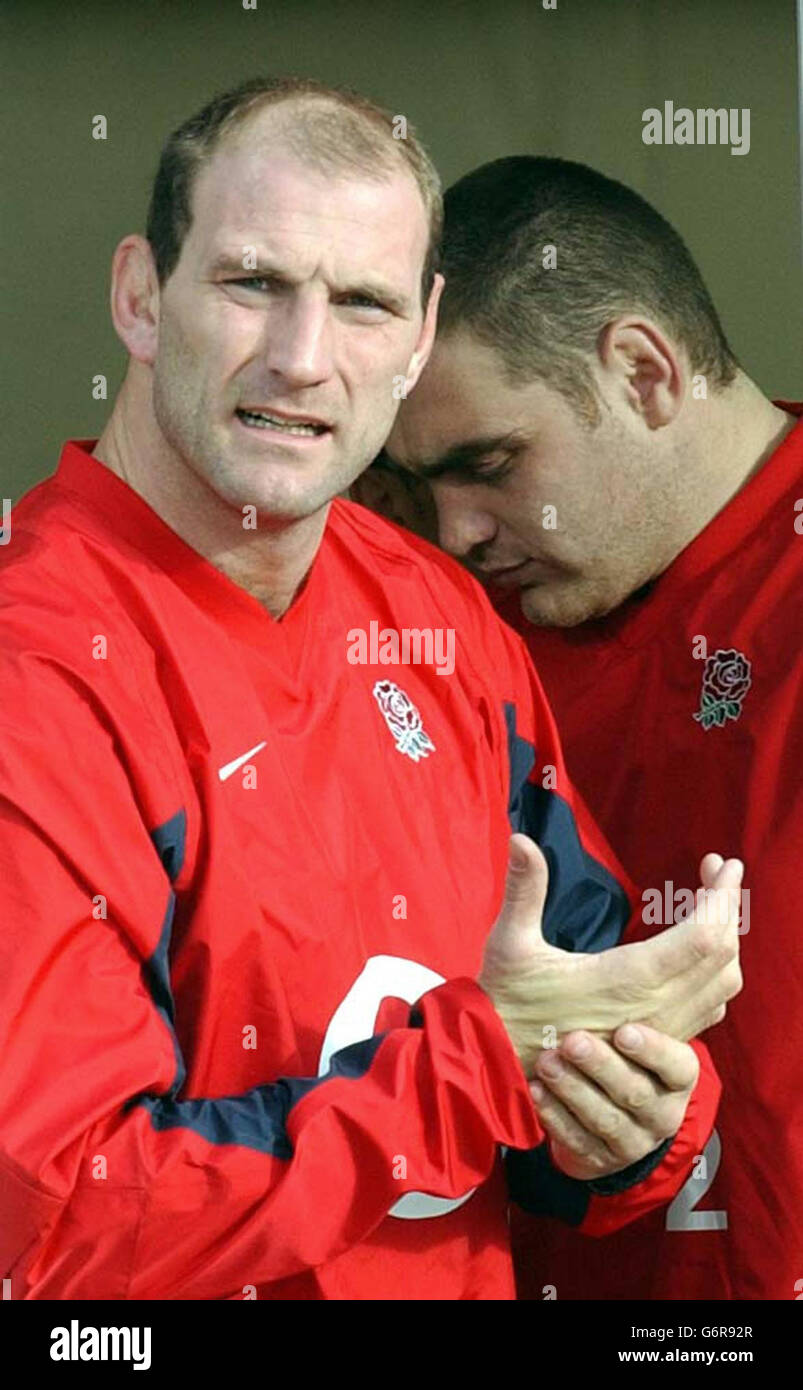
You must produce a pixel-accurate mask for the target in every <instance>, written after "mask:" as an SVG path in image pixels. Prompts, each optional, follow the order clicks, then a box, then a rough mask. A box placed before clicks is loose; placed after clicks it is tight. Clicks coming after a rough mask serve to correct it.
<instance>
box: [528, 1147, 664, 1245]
mask: <svg viewBox="0 0 803 1390" xmlns="http://www.w3.org/2000/svg"><path fill="white" fill-rule="evenodd" d="M673 1143H674V1139H665V1140H664V1142H663V1143H662V1144H660V1145H659V1146H658V1148H657V1149H653V1151H652V1153H649V1154H647V1155H646V1156H645V1157H644V1158H640V1159H638V1161H637V1162H636V1163H631V1164H629V1165H628V1167H627V1168H621V1169H620V1170H619V1172H618V1173H610V1174H609V1175H608V1176H607V1177H605V1178H592V1179H590V1180H584V1179H581V1178H570V1177H569V1176H568V1174H566V1173H562V1172H561V1170H560V1169H559V1168H556V1167H555V1166H554V1165H553V1163H552V1160H551V1158H550V1156H549V1145H548V1144H547V1142H546V1140H544V1142H543V1143H542V1144H539V1145H538V1147H537V1148H535V1149H508V1151H507V1153H506V1154H505V1171H506V1174H507V1185H508V1192H509V1194H510V1198H511V1200H512V1201H514V1202H515V1203H516V1205H517V1206H519V1207H521V1209H522V1211H526V1212H529V1214H530V1215H531V1216H554V1217H556V1218H557V1219H558V1221H563V1222H564V1223H565V1224H566V1225H567V1226H580V1225H581V1224H582V1222H583V1220H584V1218H585V1214H586V1212H587V1211H588V1204H589V1202H590V1200H591V1197H592V1195H593V1196H595V1197H616V1196H618V1194H619V1193H620V1192H627V1190H628V1189H629V1188H631V1187H636V1186H637V1185H638V1184H639V1183H642V1182H644V1180H645V1178H648V1177H649V1176H650V1173H652V1172H653V1171H654V1170H655V1169H656V1168H657V1167H658V1165H659V1163H661V1162H662V1160H663V1159H664V1157H665V1156H666V1154H667V1153H668V1152H669V1150H670V1148H671V1147H672V1144H673Z"/></svg>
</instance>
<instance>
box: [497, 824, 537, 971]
mask: <svg viewBox="0 0 803 1390" xmlns="http://www.w3.org/2000/svg"><path fill="white" fill-rule="evenodd" d="M548 887H549V869H548V867H547V862H546V859H545V858H544V856H543V854H542V853H541V851H540V849H539V848H538V845H537V844H536V843H535V841H534V840H531V839H530V837H529V836H528V835H511V837H510V841H509V845H508V866H507V878H506V879H505V896H504V899H503V901H502V910H501V912H500V913H499V916H498V917H497V919H496V925H495V926H494V930H493V937H494V945H495V946H497V947H500V946H506V947H508V948H511V947H513V948H515V946H516V944H518V945H520V946H522V947H524V948H525V949H527V950H530V951H531V950H532V949H533V948H534V947H535V946H536V945H537V944H538V942H539V941H541V940H543V937H542V933H541V923H542V919H543V916H544V904H545V903H546V895H547V889H548Z"/></svg>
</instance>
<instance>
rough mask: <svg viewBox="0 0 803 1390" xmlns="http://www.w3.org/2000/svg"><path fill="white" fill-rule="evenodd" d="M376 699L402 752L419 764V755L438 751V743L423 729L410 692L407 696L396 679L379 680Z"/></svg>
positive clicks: (375, 691) (423, 756) (375, 687)
mask: <svg viewBox="0 0 803 1390" xmlns="http://www.w3.org/2000/svg"><path fill="white" fill-rule="evenodd" d="M374 699H375V700H376V702H377V704H378V705H379V708H380V709H381V711H382V714H383V716H384V719H385V723H386V724H387V726H388V728H389V729H390V732H391V733H392V735H393V738H394V740H395V742H396V747H397V748H398V750H399V752H400V753H406V754H407V756H408V757H409V758H412V760H413V762H415V763H417V762H418V760H419V758H426V757H428V756H429V754H430V753H434V752H435V745H434V743H433V742H432V740H431V738H430V737H429V735H428V734H427V733H426V732H425V730H424V726H423V724H422V722H421V715H420V714H419V713H418V710H417V709H416V707H415V705H414V704H413V702H412V700H411V699H410V697H409V695H405V693H404V691H403V690H400V689H399V687H398V685H396V684H395V682H394V681H377V682H376V685H375V686H374Z"/></svg>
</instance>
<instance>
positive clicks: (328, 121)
mask: <svg viewBox="0 0 803 1390" xmlns="http://www.w3.org/2000/svg"><path fill="white" fill-rule="evenodd" d="M283 103H284V104H288V106H289V107H290V109H289V110H288V112H287V119H286V120H285V121H284V122H283V124H282V130H281V139H282V141H283V143H285V144H289V145H290V148H291V149H292V150H293V152H294V153H295V154H297V155H298V157H299V158H300V159H303V160H304V161H305V162H306V163H307V164H310V165H311V166H313V167H315V168H317V169H319V170H322V171H323V172H325V173H332V172H335V173H341V172H347V173H356V174H359V175H361V176H362V177H363V178H367V179H376V180H380V181H381V180H382V179H387V178H389V177H391V176H392V175H393V174H394V173H398V171H399V169H400V168H402V169H403V168H405V167H406V168H407V169H408V170H409V172H410V173H411V174H412V176H413V178H414V179H415V181H416V184H417V185H418V189H419V191H420V193H421V197H422V200H423V203H424V209H425V212H426V215H427V220H428V223H429V246H428V250H427V255H426V259H425V262H424V270H423V275H422V280H421V302H422V306H423V305H426V302H427V299H428V298H429V292H430V290H431V288H432V281H433V277H434V275H435V271H436V269H437V259H438V243H439V241H440V235H441V228H442V225H443V197H442V193H441V183H440V178H439V176H438V172H437V170H436V168H435V166H434V164H433V163H432V160H431V159H430V157H429V155H428V154H427V152H426V150H425V149H424V147H423V145H422V144H421V143H420V141H419V139H418V137H417V135H416V133H415V130H414V129H413V127H412V126H411V125H410V124H409V123H408V122H406V118H404V120H405V125H404V126H401V125H400V124H399V118H398V117H394V116H392V115H391V114H390V112H389V111H387V110H385V109H384V108H383V107H381V106H378V105H376V104H375V103H374V102H373V101H370V100H369V99H368V98H367V97H363V96H360V95H359V93H357V92H353V91H351V89H350V88H347V87H329V86H326V85H325V84H324V83H322V82H317V81H315V80H314V79H312V78H299V77H255V78H250V79H249V80H248V81H246V82H242V83H241V84H240V85H239V86H237V87H234V88H232V89H231V90H229V91H227V92H223V93H222V94H221V95H219V96H217V97H215V98H214V99H213V100H212V101H210V102H208V104H207V105H206V106H204V107H203V108H202V109H201V110H200V111H198V112H196V113H195V115H194V116H190V117H189V119H188V120H186V121H184V122H183V124H182V125H180V126H179V127H178V128H177V129H176V130H174V131H173V133H172V135H170V136H169V138H168V140H167V142H166V143H165V145H164V148H163V149H162V152H161V156H160V159H159V166H158V169H157V171H156V177H155V179H154V183H153V189H152V193H151V199H150V206H149V209H148V221H147V229H146V236H147V238H148V241H149V242H150V245H151V248H152V250H153V255H154V260H155V262H156V273H157V276H158V279H159V284H160V285H163V284H164V283H165V282H166V281H167V280H168V279H169V278H170V276H171V275H172V273H173V271H174V270H175V267H176V265H177V263H178V259H179V256H180V255H181V248H182V245H183V243H184V238H185V237H186V235H187V233H188V231H189V229H190V226H191V224H192V191H193V185H194V182H195V179H196V177H197V175H198V173H199V171H200V169H201V168H202V167H203V166H204V165H205V164H206V163H207V161H208V160H209V159H210V158H211V156H212V154H213V153H214V152H215V150H216V149H217V148H218V145H219V144H220V142H221V140H222V139H223V138H224V137H225V136H226V135H228V134H229V133H230V132H231V131H233V130H235V129H238V128H240V127H241V126H242V125H243V124H244V123H245V122H246V121H247V120H248V118H249V117H250V116H253V115H256V114H257V112H259V111H262V110H263V109H264V108H265V107H267V106H278V105H280V104H283ZM401 131H403V136H404V138H396V135H395V134H394V132H401Z"/></svg>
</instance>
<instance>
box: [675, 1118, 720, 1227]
mask: <svg viewBox="0 0 803 1390" xmlns="http://www.w3.org/2000/svg"><path fill="white" fill-rule="evenodd" d="M703 1157H704V1159H705V1170H704V1175H703V1176H702V1177H698V1176H697V1174H696V1173H692V1175H691V1177H690V1178H687V1179H686V1181H685V1183H684V1184H683V1186H682V1187H681V1189H680V1191H679V1193H678V1195H677V1197H676V1198H675V1200H674V1202H672V1204H671V1206H670V1207H669V1210H668V1211H667V1213H666V1229H667V1230H668V1231H727V1229H728V1213H727V1212H726V1211H695V1210H694V1208H695V1207H696V1206H697V1203H698V1202H700V1201H702V1199H703V1197H704V1196H705V1194H706V1192H707V1191H708V1189H709V1187H710V1186H711V1184H712V1182H713V1181H714V1178H715V1177H716V1175H717V1169H718V1168H719V1162H720V1159H721V1158H722V1142H721V1140H720V1137H719V1135H718V1134H717V1131H716V1130H714V1132H713V1134H712V1135H711V1138H710V1139H709V1141H708V1143H707V1144H706V1146H705V1148H704V1149H703Z"/></svg>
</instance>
